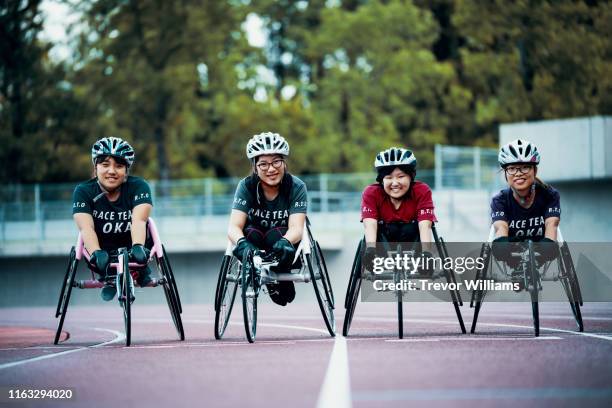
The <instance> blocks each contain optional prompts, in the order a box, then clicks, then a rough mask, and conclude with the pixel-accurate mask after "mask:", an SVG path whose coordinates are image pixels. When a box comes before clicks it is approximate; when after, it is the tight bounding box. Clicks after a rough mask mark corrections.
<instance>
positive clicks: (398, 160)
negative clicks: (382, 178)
mask: <svg viewBox="0 0 612 408" xmlns="http://www.w3.org/2000/svg"><path fill="white" fill-rule="evenodd" d="M416 165H417V159H416V157H414V154H413V153H412V151H410V150H408V149H402V148H401V147H391V148H389V149H387V150H383V151H382V152H380V153H378V154H377V155H376V159H375V160H374V167H375V168H379V167H387V166H413V167H415V168H416Z"/></svg>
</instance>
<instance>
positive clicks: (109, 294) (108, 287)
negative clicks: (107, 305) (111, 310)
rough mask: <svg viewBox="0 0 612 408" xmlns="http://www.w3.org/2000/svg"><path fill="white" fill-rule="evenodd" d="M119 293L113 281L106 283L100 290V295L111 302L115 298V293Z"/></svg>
mask: <svg viewBox="0 0 612 408" xmlns="http://www.w3.org/2000/svg"><path fill="white" fill-rule="evenodd" d="M116 294H117V288H116V287H115V285H114V284H113V283H105V284H104V287H103V288H102V291H101V292H100V296H101V297H102V300H104V301H106V302H109V301H111V300H113V298H114V297H115V295H116Z"/></svg>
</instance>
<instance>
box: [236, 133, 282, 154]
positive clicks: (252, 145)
mask: <svg viewBox="0 0 612 408" xmlns="http://www.w3.org/2000/svg"><path fill="white" fill-rule="evenodd" d="M264 154H282V155H283V156H289V143H287V141H286V140H285V138H284V137H282V136H281V135H279V134H278V133H272V132H263V133H260V134H258V135H255V136H253V137H252V138H251V140H249V142H248V143H247V146H246V155H247V158H249V159H253V158H255V157H257V156H261V155H264Z"/></svg>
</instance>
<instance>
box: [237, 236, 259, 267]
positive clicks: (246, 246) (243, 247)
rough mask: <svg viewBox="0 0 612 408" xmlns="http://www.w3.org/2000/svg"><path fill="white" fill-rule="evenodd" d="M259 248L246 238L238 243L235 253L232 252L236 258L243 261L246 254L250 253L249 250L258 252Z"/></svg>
mask: <svg viewBox="0 0 612 408" xmlns="http://www.w3.org/2000/svg"><path fill="white" fill-rule="evenodd" d="M257 249H258V248H257V247H256V246H255V245H253V244H252V243H251V242H250V241H249V240H248V239H246V237H242V238H240V239H239V240H238V242H236V246H235V247H234V251H233V252H232V253H233V254H234V256H235V257H236V258H238V259H240V260H241V261H242V257H243V256H244V254H246V253H247V252H248V250H250V251H251V252H252V251H257Z"/></svg>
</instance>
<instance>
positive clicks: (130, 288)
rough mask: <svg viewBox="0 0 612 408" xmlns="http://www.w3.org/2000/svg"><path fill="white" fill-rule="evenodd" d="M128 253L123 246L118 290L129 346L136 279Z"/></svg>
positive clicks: (120, 254)
mask: <svg viewBox="0 0 612 408" xmlns="http://www.w3.org/2000/svg"><path fill="white" fill-rule="evenodd" d="M128 258H129V257H128V253H127V250H126V249H125V248H122V250H121V252H120V253H119V262H120V263H121V265H122V267H121V269H122V270H121V271H117V273H118V278H119V284H118V285H117V291H119V293H120V294H119V296H118V298H119V303H120V304H121V307H122V308H123V324H124V327H125V345H126V346H127V347H129V346H130V344H131V343H132V315H131V308H132V302H133V301H134V295H133V294H134V281H133V280H132V275H131V274H130V267H129V259H128Z"/></svg>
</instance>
